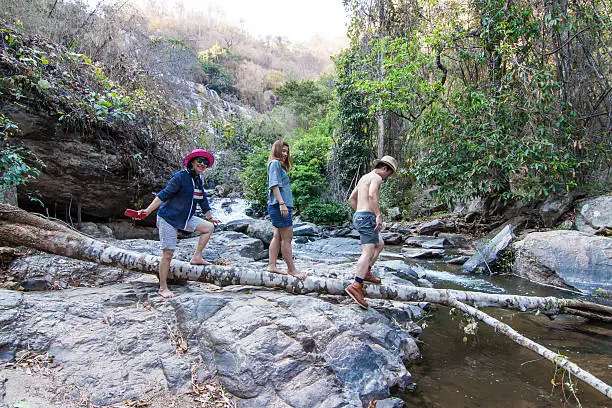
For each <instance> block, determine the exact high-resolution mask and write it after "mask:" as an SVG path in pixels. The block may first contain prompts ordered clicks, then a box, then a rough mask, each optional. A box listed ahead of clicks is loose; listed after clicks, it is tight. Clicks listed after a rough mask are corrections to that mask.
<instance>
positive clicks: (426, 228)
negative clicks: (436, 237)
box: [418, 220, 446, 235]
mask: <svg viewBox="0 0 612 408" xmlns="http://www.w3.org/2000/svg"><path fill="white" fill-rule="evenodd" d="M445 229H446V224H445V223H444V222H443V221H441V220H433V221H430V222H426V223H425V224H422V225H421V226H420V227H419V229H418V232H419V234H420V235H432V234H433V233H434V232H437V231H444V230H445Z"/></svg>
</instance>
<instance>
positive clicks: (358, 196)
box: [344, 156, 397, 309]
mask: <svg viewBox="0 0 612 408" xmlns="http://www.w3.org/2000/svg"><path fill="white" fill-rule="evenodd" d="M396 171H397V161H396V160H395V159H394V158H393V157H391V156H384V157H383V158H382V159H379V160H374V170H372V171H371V172H369V173H368V174H366V175H364V176H363V177H361V178H360V179H359V182H358V183H357V185H356V186H355V189H354V190H353V191H352V192H351V196H350V197H349V203H350V204H351V207H353V209H354V210H355V215H354V216H353V225H354V226H355V228H356V229H357V231H359V241H360V243H361V257H360V258H359V261H357V273H356V276H355V281H354V282H353V283H351V284H350V285H349V286H347V287H346V289H344V290H345V291H346V293H348V295H349V296H350V297H352V298H353V300H354V301H355V302H357V303H358V304H359V306H361V307H362V308H364V309H367V308H368V302H366V300H365V297H364V293H363V282H364V281H366V282H370V283H374V284H379V283H380V282H381V280H380V279H379V278H377V277H375V276H374V275H372V272H371V269H372V265H374V262H376V259H377V258H378V255H380V253H381V252H382V250H383V248H384V246H385V243H384V241H383V239H382V236H381V235H380V230H381V228H382V215H381V213H380V207H379V201H380V186H381V185H382V183H383V182H384V181H385V180H387V178H389V176H390V175H392V174H393V173H395V172H396Z"/></svg>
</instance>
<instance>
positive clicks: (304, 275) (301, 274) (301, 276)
mask: <svg viewBox="0 0 612 408" xmlns="http://www.w3.org/2000/svg"><path fill="white" fill-rule="evenodd" d="M287 273H288V274H289V275H291V276H293V277H294V278H298V279H299V280H304V279H306V278H307V277H308V274H307V273H306V272H298V271H287Z"/></svg>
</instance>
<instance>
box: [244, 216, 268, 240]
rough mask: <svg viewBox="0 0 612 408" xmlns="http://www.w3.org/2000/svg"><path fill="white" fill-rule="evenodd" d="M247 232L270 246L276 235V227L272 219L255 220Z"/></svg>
mask: <svg viewBox="0 0 612 408" xmlns="http://www.w3.org/2000/svg"><path fill="white" fill-rule="evenodd" d="M246 233H247V235H248V236H249V237H251V238H257V239H260V240H261V241H262V242H263V243H264V244H265V245H266V246H269V245H270V242H272V237H273V236H274V227H272V224H271V223H270V221H264V220H254V222H251V223H249V226H248V227H247V230H246Z"/></svg>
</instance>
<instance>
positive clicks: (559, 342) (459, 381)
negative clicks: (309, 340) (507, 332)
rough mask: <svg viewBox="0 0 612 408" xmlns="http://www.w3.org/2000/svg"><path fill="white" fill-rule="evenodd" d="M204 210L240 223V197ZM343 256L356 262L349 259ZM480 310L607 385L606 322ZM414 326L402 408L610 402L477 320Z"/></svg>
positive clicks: (434, 278)
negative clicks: (414, 352) (469, 327)
mask: <svg viewBox="0 0 612 408" xmlns="http://www.w3.org/2000/svg"><path fill="white" fill-rule="evenodd" d="M228 202H229V203H230V204H228ZM211 206H212V207H213V212H214V214H215V216H216V217H217V218H220V219H221V220H222V221H224V222H227V221H230V220H233V219H240V218H247V217H246V216H245V215H244V210H245V208H246V206H247V205H246V202H245V201H244V200H240V199H234V200H230V199H216V200H213V201H212V202H211ZM400 250H401V248H400V247H389V246H388V247H387V248H386V252H387V253H391V255H398V254H399V252H400ZM393 253H395V254H393ZM347 258H350V259H355V260H356V256H354V255H353V256H347ZM394 258H395V257H394ZM405 262H406V263H407V264H409V265H410V266H412V267H413V268H416V269H420V272H424V273H425V274H426V275H427V279H428V280H430V281H431V282H432V283H433V284H434V286H435V287H436V288H451V289H459V290H474V291H482V292H490V293H504V292H506V293H513V294H518V295H526V296H555V297H561V298H563V297H576V296H577V295H576V294H575V293H570V292H567V291H562V290H558V289H555V288H553V287H548V286H542V285H537V284H535V283H532V282H529V281H527V280H525V279H521V278H518V277H514V276H498V275H494V276H489V275H466V274H464V273H462V272H461V267H460V266H456V265H449V264H446V263H445V262H443V261H421V260H419V261H414V260H407V261H405ZM599 301H600V302H601V300H599ZM487 312H488V313H490V314H491V315H492V316H494V317H496V318H498V319H501V320H502V321H503V322H505V323H506V324H508V325H510V326H511V327H512V328H514V329H515V330H517V331H518V332H519V333H521V334H523V335H524V336H526V337H528V338H530V339H532V340H534V341H536V342H538V343H540V344H541V345H543V346H545V347H547V348H549V349H550V350H552V351H555V352H558V353H561V354H563V355H565V356H567V357H569V358H570V360H571V361H573V362H574V363H576V364H577V365H578V366H580V367H581V368H583V369H585V370H587V371H590V372H591V373H592V374H593V375H595V376H596V377H598V378H599V379H601V380H602V381H604V382H606V383H607V384H611V383H612V329H611V327H610V325H604V324H595V323H588V322H585V321H584V320H583V319H581V318H577V317H573V316H558V317H556V318H555V319H553V320H551V319H549V318H548V317H546V316H543V315H535V314H534V313H519V312H516V311H510V310H502V309H487ZM417 323H418V324H420V325H421V326H422V327H423V334H422V335H421V336H420V341H421V344H420V349H421V353H422V359H421V361H420V362H417V363H416V364H414V365H412V366H410V367H409V370H410V372H411V373H412V375H413V380H414V381H415V382H416V383H417V387H416V389H415V390H414V391H411V392H407V393H404V394H400V395H397V396H398V397H400V398H402V399H403V400H404V401H405V403H406V406H407V407H409V408H417V407H418V408H434V407H435V408H438V407H440V408H477V407H487V408H489V407H500V408H502V407H504V408H505V407H508V408H510V407H512V408H552V407H568V408H569V407H584V408H587V407H589V408H604V407H612V403H611V401H610V400H609V399H607V398H606V397H605V396H603V395H602V394H600V393H599V392H597V391H595V390H593V389H592V388H591V387H590V386H589V385H586V384H584V383H582V382H580V380H576V381H573V379H572V378H568V377H567V375H565V376H564V374H563V372H561V371H559V372H555V367H554V365H553V363H551V362H549V361H548V360H545V359H543V358H542V357H540V356H539V355H538V354H536V353H534V352H532V351H530V350H527V349H526V348H524V347H522V346H519V345H518V344H516V343H514V342H513V341H512V340H510V339H509V338H507V337H505V336H502V335H497V334H496V333H494V331H493V329H492V328H490V327H489V326H487V325H485V324H484V323H479V325H478V330H477V331H476V334H475V335H466V333H465V332H464V330H463V326H465V324H466V321H465V319H464V318H463V317H462V316H461V315H460V314H457V313H451V310H450V309H449V308H447V307H442V306H435V307H433V310H432V312H431V313H430V314H429V315H428V316H427V318H425V319H424V320H422V321H419V322H417ZM464 337H465V338H466V340H467V341H464ZM553 382H554V383H557V384H558V383H565V382H568V383H573V386H574V389H575V391H576V392H575V396H577V398H578V400H577V399H576V398H575V396H574V395H573V394H572V393H571V392H569V391H568V390H567V389H566V390H565V391H564V390H562V388H561V387H560V386H559V385H557V386H555V387H553Z"/></svg>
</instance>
